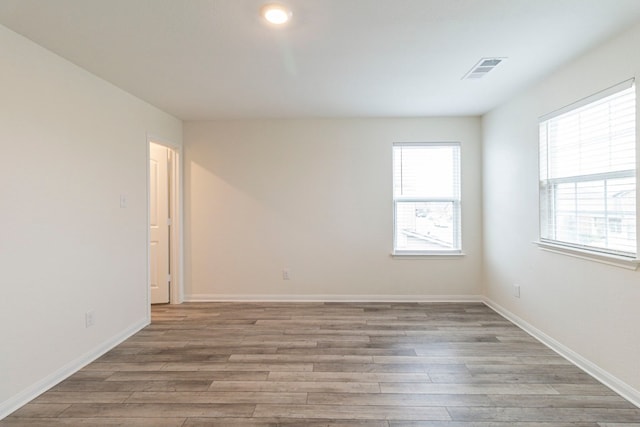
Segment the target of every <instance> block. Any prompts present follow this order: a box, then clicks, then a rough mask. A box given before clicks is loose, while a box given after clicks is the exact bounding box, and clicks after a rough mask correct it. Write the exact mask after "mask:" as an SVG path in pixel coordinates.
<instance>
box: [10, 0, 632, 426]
mask: <svg viewBox="0 0 640 427" xmlns="http://www.w3.org/2000/svg"><path fill="white" fill-rule="evenodd" d="M264 3H265V2H262V1H258V0H246V1H236V0H233V1H230V0H209V1H197V2H173V1H170V0H162V1H160V0H145V1H139V2H135V3H133V4H130V2H127V1H124V0H122V1H120V0H119V1H98V0H96V1H89V2H86V1H80V0H59V1H55V2H39V1H36V0H6V1H3V2H2V3H1V4H0V46H2V51H3V59H2V62H3V66H2V67H0V85H1V91H0V93H2V102H1V103H0V109H1V110H0V123H1V125H0V136H1V138H2V141H3V147H5V148H4V155H3V156H2V157H1V159H0V162H1V164H2V167H1V168H0V174H2V177H3V181H4V183H5V184H4V185H3V190H2V196H3V209H2V210H1V212H0V218H1V219H2V222H3V223H4V224H5V226H4V231H3V237H2V239H1V241H2V245H1V246H0V248H1V256H0V259H1V260H2V266H3V270H4V279H3V282H4V284H5V285H4V286H3V290H4V292H5V295H4V297H3V298H2V299H0V301H1V302H0V313H1V314H0V316H2V328H1V331H2V348H3V350H2V351H0V367H1V369H0V371H1V379H0V419H1V418H2V417H5V416H7V415H9V414H10V413H12V412H13V411H15V410H17V409H18V408H19V407H21V406H22V405H24V404H25V403H27V402H28V401H30V400H32V399H33V398H35V397H37V396H38V395H39V394H40V393H42V392H44V391H45V390H47V389H49V388H50V387H52V386H54V385H55V384H57V383H59V382H60V381H62V380H64V379H65V378H67V377H68V376H69V375H71V374H73V373H74V372H76V371H78V370H79V369H80V368H82V367H83V366H85V365H87V364H88V363H90V362H91V361H93V360H95V359H96V358H98V357H100V356H101V355H103V354H104V353H105V352H107V351H108V350H110V349H111V348H113V347H114V346H116V345H117V344H119V343H121V342H123V341H124V340H126V339H127V338H129V337H131V336H133V335H134V334H136V333H137V332H138V331H140V330H142V329H143V328H145V327H146V326H147V325H148V324H149V323H150V321H151V311H150V304H149V287H148V281H149V271H148V268H149V258H148V239H149V236H148V233H149V231H148V209H149V208H148V166H147V165H148V150H149V148H148V147H149V141H150V140H156V141H161V142H164V143H166V144H168V145H170V146H172V147H175V149H176V151H177V152H178V153H179V154H180V158H181V161H182V163H181V167H182V188H181V192H182V196H181V197H182V199H181V203H180V210H181V212H180V213H181V218H182V220H181V224H180V229H181V230H182V233H181V234H182V241H181V242H180V249H181V255H180V256H181V262H180V264H179V267H180V268H179V270H180V273H179V277H176V281H177V283H179V287H178V288H177V289H174V293H173V294H172V303H175V304H177V303H181V302H207V301H241V302H242V301H244V302H246V301H278V302H281V301H290V302H300V301H314V302H319V301H330V302H348V301H358V302H362V301H369V302H375V301H377V302H443V301H447V302H481V303H484V304H486V305H487V306H488V307H490V308H492V309H493V310H495V311H496V312H497V313H499V314H500V315H502V316H504V317H505V318H506V319H508V320H510V321H511V322H513V323H515V324H516V325H517V326H519V327H521V328H522V329H524V330H525V331H526V332H528V333H530V334H531V335H533V336H534V337H535V338H537V339H538V340H540V341H542V342H543V343H544V344H546V345H547V346H549V347H551V348H552V349H553V350H554V351H556V352H558V353H559V354H560V355H562V356H563V357H565V358H567V359H568V360H569V361H571V362H572V363H574V364H575V365H577V366H578V367H580V368H581V369H583V370H584V371H586V372H587V373H588V374H590V375H592V376H593V377H594V378H596V379H597V380H599V381H600V382H602V383H603V384H605V385H607V386H608V387H610V388H611V389H612V390H614V391H615V392H616V393H618V394H620V395H621V396H622V397H624V398H625V399H627V400H628V401H630V402H632V403H633V404H634V405H636V406H640V369H639V368H638V360H640V338H639V336H638V333H637V330H636V326H635V325H638V324H640V311H639V310H638V309H637V302H638V301H640V286H638V272H637V271H636V270H635V268H624V266H622V267H621V266H620V265H612V263H605V262H597V261H594V260H591V259H584V258H580V257H575V256H567V255H566V254H559V253H554V252H551V251H545V250H541V249H540V247H539V246H538V245H536V244H535V241H536V240H538V237H539V234H538V223H539V221H538V197H539V195H538V119H539V117H541V116H543V115H544V114H547V113H549V112H551V111H554V110H557V109H559V108H561V107H563V106H566V105H568V104H571V103H572V102H575V101H576V100H579V99H582V98H585V97H587V96H589V95H591V94H593V93H595V92H598V91H600V90H602V89H606V88H608V87H611V86H613V85H616V84H618V83H620V82H622V81H625V80H628V79H630V78H634V77H635V76H636V75H637V74H638V71H639V69H640V57H638V55H637V54H635V52H637V47H638V44H639V43H640V3H639V2H637V1H635V0H615V1H612V0H606V1H605V0H587V1H585V0H561V1H558V0H553V1H551V0H545V1H536V2H530V1H525V0H515V1H514V0H483V1H478V0H459V1H454V2H441V1H436V0H428V1H425V0H402V1H379V2H370V1H368V0H349V1H339V0H305V1H304V2H302V1H298V2H296V1H287V2H285V1H282V2H281V3H286V4H287V5H289V6H290V7H291V9H292V20H291V25H290V26H289V27H288V28H271V27H270V26H269V25H267V24H265V23H264V22H262V21H261V18H260V16H259V15H258V11H259V9H260V7H261V6H262V5H263V4H264ZM445 3H446V4H445ZM211 22H213V24H211ZM371 28H376V30H375V31H374V30H372V29H371ZM378 29H379V31H378ZM507 34H508V35H507ZM194 37H195V38H194ZM488 57H491V58H497V57H499V58H503V59H504V60H503V62H502V63H501V64H500V65H498V66H497V67H496V68H495V69H494V70H492V71H491V72H490V73H488V74H487V75H486V76H484V77H482V78H480V79H465V78H464V76H465V75H466V74H467V73H468V72H469V71H470V70H471V69H472V68H473V67H474V65H475V64H477V63H478V61H479V60H481V59H482V58H488ZM429 141H431V142H433V141H460V142H461V144H462V166H461V169H462V185H463V187H462V188H463V190H462V206H463V217H462V233H463V237H462V238H463V251H464V256H461V257H455V258H446V257H435V258H425V257H412V258H409V257H404V258H403V257H398V256H392V254H391V244H392V226H391V224H392V222H393V218H392V211H391V208H390V206H391V186H392V183H391V146H392V144H393V143H394V142H429ZM123 197H124V199H125V200H126V203H124V204H123ZM283 269H286V270H287V271H288V273H289V274H290V277H289V279H288V280H283ZM515 285H518V296H516V295H515V294H514V287H515ZM87 313H91V316H92V325H91V327H87V322H86V315H87Z"/></svg>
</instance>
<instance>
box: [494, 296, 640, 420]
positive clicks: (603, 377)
mask: <svg viewBox="0 0 640 427" xmlns="http://www.w3.org/2000/svg"><path fill="white" fill-rule="evenodd" d="M483 302H484V303H485V304H486V305H487V306H488V307H489V308H491V309H492V310H494V311H495V312H497V313H498V314H500V315H501V316H503V317H504V318H506V319H507V320H509V321H511V322H512V323H514V324H516V325H517V326H518V327H520V328H521V329H522V330H524V331H525V332H527V333H528V334H529V335H531V336H532V337H534V338H535V339H537V340H538V341H540V342H541V343H543V344H544V345H546V346H547V347H549V348H550V349H551V350H553V351H555V352H556V353H558V354H559V355H560V356H562V357H564V358H565V359H567V360H568V361H569V362H571V363H572V364H574V365H576V366H577V367H578V368H580V369H582V370H583V371H585V372H586V373H587V374H589V375H591V376H592V377H593V378H595V379H596V380H598V381H600V382H601V383H602V384H604V385H606V386H607V387H609V388H610V389H611V390H613V391H615V392H616V393H618V394H619V395H620V396H622V397H624V398H625V399H627V400H628V401H629V402H631V403H633V404H634V405H636V406H637V407H639V408H640V391H638V390H636V389H635V388H633V387H631V386H630V385H629V384H627V383H625V382H624V381H622V380H621V379H619V378H617V377H615V376H614V375H612V374H611V373H609V372H607V371H605V370H604V369H602V368H600V367H599V366H598V365H596V364H595V363H593V362H591V361H590V360H588V359H586V358H584V357H583V356H581V355H580V354H578V353H576V352H575V351H573V350H571V349H570V348H569V347H567V346H565V345H564V344H562V343H560V342H558V341H556V340H555V339H553V338H552V337H550V336H549V335H547V334H545V333H544V332H542V331H541V330H539V329H538V328H536V327H535V326H533V325H531V324H530V323H528V322H527V321H525V320H523V319H522V318H520V317H518V316H517V315H515V314H513V313H512V312H510V311H509V310H507V309H505V308H504V307H502V306H500V305H499V304H497V303H496V302H494V301H492V300H491V299H489V298H487V297H484V298H483Z"/></svg>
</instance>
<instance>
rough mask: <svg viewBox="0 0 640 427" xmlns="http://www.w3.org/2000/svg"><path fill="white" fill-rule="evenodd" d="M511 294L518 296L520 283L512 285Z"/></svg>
mask: <svg viewBox="0 0 640 427" xmlns="http://www.w3.org/2000/svg"><path fill="white" fill-rule="evenodd" d="M513 296H514V297H516V298H520V285H518V284H517V283H516V284H514V285H513Z"/></svg>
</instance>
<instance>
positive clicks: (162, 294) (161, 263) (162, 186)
mask: <svg viewBox="0 0 640 427" xmlns="http://www.w3.org/2000/svg"><path fill="white" fill-rule="evenodd" d="M148 143H149V156H148V200H149V211H148V212H149V247H148V262H149V275H148V277H149V281H148V282H149V283H148V285H149V301H150V303H151V304H167V303H172V304H179V303H180V302H182V298H181V294H182V292H180V291H181V289H180V286H181V280H180V279H181V276H180V266H181V259H182V258H181V253H180V249H181V245H180V242H181V239H180V231H181V230H180V224H181V221H180V209H179V206H180V205H181V203H180V200H181V197H180V196H181V195H180V167H179V165H180V162H179V155H180V153H179V151H178V150H179V149H177V148H174V147H172V146H169V145H167V144H163V143H162V142H159V141H158V140H157V139H149V140H148Z"/></svg>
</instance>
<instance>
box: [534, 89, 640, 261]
mask: <svg viewBox="0 0 640 427" xmlns="http://www.w3.org/2000/svg"><path fill="white" fill-rule="evenodd" d="M630 88H633V90H634V91H636V105H635V107H634V108H635V109H636V115H635V116H634V117H635V121H636V123H635V126H636V136H635V169H634V170H633V171H632V172H630V171H609V172H602V173H592V174H589V173H583V174H580V175H576V176H572V177H568V178H564V177H558V178H549V177H548V176H547V177H543V176H542V168H541V166H542V165H543V163H544V161H547V164H549V163H550V160H549V155H548V147H545V149H544V151H545V153H546V157H543V147H542V144H543V141H542V135H543V132H542V126H543V124H544V123H547V122H548V121H549V120H551V119H553V118H555V117H558V116H561V115H563V114H566V113H569V112H572V111H575V110H578V109H580V108H583V107H585V106H588V105H590V104H593V103H596V102H598V101H600V100H602V99H604V98H607V97H609V96H611V95H615V94H616V93H620V92H623V91H625V90H628V89H630ZM637 111H638V109H637V88H636V87H635V79H629V80H626V81H624V82H621V83H619V84H617V85H614V86H612V87H610V88H608V89H605V90H603V91H600V92H597V93H595V94H593V95H591V96H588V97H586V98H584V99H582V100H579V101H577V102H575V103H572V104H570V105H567V106H566V107H563V108H561V109H559V110H556V111H554V112H551V113H549V114H546V115H544V116H542V117H540V118H539V120H538V129H539V133H538V239H539V240H538V241H536V242H535V243H536V244H537V245H538V247H539V248H540V249H543V250H547V251H550V252H554V253H560V254H564V255H569V256H573V257H577V258H581V259H587V260H592V261H597V262H601V263H605V264H610V265H615V266H619V267H624V268H629V269H633V270H635V269H637V267H638V264H639V263H640V259H639V258H638V255H639V254H640V252H639V250H638V249H639V248H638V243H639V241H638V237H639V235H640V232H639V229H638V220H639V218H638V202H639V200H638V197H637V196H638V180H637V171H638V165H639V160H638V159H639V154H640V153H639V152H638V151H639V150H638V132H637V124H638V121H637ZM545 133H546V132H545ZM625 177H634V178H635V179H636V182H635V195H636V203H635V216H636V230H635V242H636V251H635V253H631V252H625V251H621V250H616V249H611V248H602V247H597V246H589V245H581V244H579V243H572V242H565V241H562V240H556V239H552V238H549V237H543V235H544V234H545V227H547V228H548V227H549V225H547V224H548V223H545V217H546V218H548V221H553V219H552V217H553V216H554V215H557V214H554V212H555V211H553V209H551V208H549V206H548V205H547V206H545V203H543V197H544V196H543V194H544V191H545V190H544V189H543V188H544V187H545V185H546V187H547V190H546V191H547V192H551V193H550V194H553V193H552V190H551V189H548V187H551V186H554V185H555V186H558V185H560V184H571V183H573V184H575V185H578V184H579V183H585V182H596V181H602V182H603V183H604V185H605V186H606V185H607V184H606V183H607V180H610V179H620V178H625ZM543 178H544V179H543ZM546 197H550V196H549V195H547V196H546ZM545 208H547V209H546V210H545ZM609 213H610V212H609V210H608V209H607V210H606V211H605V219H606V218H609ZM605 226H606V227H609V225H608V224H605ZM555 231H556V232H557V230H555Z"/></svg>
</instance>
